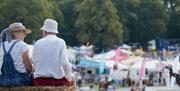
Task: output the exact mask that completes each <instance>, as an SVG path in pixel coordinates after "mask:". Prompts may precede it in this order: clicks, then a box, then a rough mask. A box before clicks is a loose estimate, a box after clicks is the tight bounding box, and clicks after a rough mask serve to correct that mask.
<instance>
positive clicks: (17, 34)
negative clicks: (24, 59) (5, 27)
mask: <svg viewBox="0 0 180 91" xmlns="http://www.w3.org/2000/svg"><path fill="white" fill-rule="evenodd" d="M22 31H23V30H22ZM22 31H21V30H20V31H12V32H11V37H12V39H20V35H21V32H22Z"/></svg>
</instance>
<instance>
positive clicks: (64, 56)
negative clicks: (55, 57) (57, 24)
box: [60, 42, 72, 81]
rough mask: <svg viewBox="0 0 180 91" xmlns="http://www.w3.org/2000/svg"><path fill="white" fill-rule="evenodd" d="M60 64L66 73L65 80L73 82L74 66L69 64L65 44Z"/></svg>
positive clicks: (64, 44)
mask: <svg viewBox="0 0 180 91" xmlns="http://www.w3.org/2000/svg"><path fill="white" fill-rule="evenodd" d="M60 62H61V64H62V65H61V66H62V67H63V69H64V72H65V78H66V79H67V80H69V81H72V64H71V63H70V62H69V60H68V57H67V49H66V43H65V42H63V45H62V49H61V52H60Z"/></svg>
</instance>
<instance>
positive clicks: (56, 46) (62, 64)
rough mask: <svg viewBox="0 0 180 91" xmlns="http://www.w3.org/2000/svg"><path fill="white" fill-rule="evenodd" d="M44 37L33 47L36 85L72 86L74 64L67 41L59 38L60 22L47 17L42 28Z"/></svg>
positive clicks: (34, 81)
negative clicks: (69, 58)
mask: <svg viewBox="0 0 180 91" xmlns="http://www.w3.org/2000/svg"><path fill="white" fill-rule="evenodd" d="M41 30H43V38H41V39H39V40H38V41H37V42H36V43H35V45H34V48H33V54H32V60H33V63H34V67H35V71H34V79H33V83H34V85H35V86H64V85H66V86H71V82H72V77H73V76H72V65H71V63H70V62H69V60H68V57H67V49H66V43H65V41H64V40H63V39H61V38H58V37H57V36H56V34H58V23H57V22H56V21H55V20H52V19H46V20H45V21H44V25H43V27H42V28H41Z"/></svg>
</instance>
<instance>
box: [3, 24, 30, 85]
mask: <svg viewBox="0 0 180 91" xmlns="http://www.w3.org/2000/svg"><path fill="white" fill-rule="evenodd" d="M29 33H31V31H30V30H28V29H26V28H25V26H24V25H23V24H22V23H20V22H16V23H13V24H11V25H10V26H9V27H8V28H6V29H4V30H3V31H2V32H1V35H0V86H8V87H9V86H10V87H12V86H24V85H30V84H31V83H32V76H31V72H32V70H33V66H32V63H31V59H30V57H29V48H28V45H27V43H25V42H24V41H23V40H24V38H25V37H26V34H29ZM4 35H5V36H6V41H4V42H3V41H2V40H3V37H4Z"/></svg>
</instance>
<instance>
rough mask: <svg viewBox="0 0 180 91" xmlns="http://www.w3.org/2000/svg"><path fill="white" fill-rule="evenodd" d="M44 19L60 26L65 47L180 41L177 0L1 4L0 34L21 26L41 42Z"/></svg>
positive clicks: (1, 0)
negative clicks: (65, 43) (12, 25)
mask: <svg viewBox="0 0 180 91" xmlns="http://www.w3.org/2000/svg"><path fill="white" fill-rule="evenodd" d="M46 18H52V19H55V20H57V22H58V23H59V32H60V34H59V35H58V36H60V37H62V38H63V39H65V41H66V42H67V44H68V45H70V46H74V45H80V44H83V43H85V42H91V43H92V44H94V45H95V46H96V47H97V50H98V51H101V50H102V49H108V48H111V47H113V46H114V45H120V44H122V43H128V44H129V43H140V44H141V45H144V46H145V45H146V44H147V41H149V40H151V39H156V38H163V39H178V38H180V0H0V30H2V29H4V28H6V27H8V25H9V24H11V23H13V22H17V21H18V22H22V23H23V24H25V26H26V27H27V28H29V29H31V30H32V34H30V35H29V36H28V37H27V38H26V40H25V41H26V42H28V43H32V42H33V40H37V39H39V38H41V37H42V36H41V31H40V27H41V26H42V25H43V21H44V20H45V19H46Z"/></svg>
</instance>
